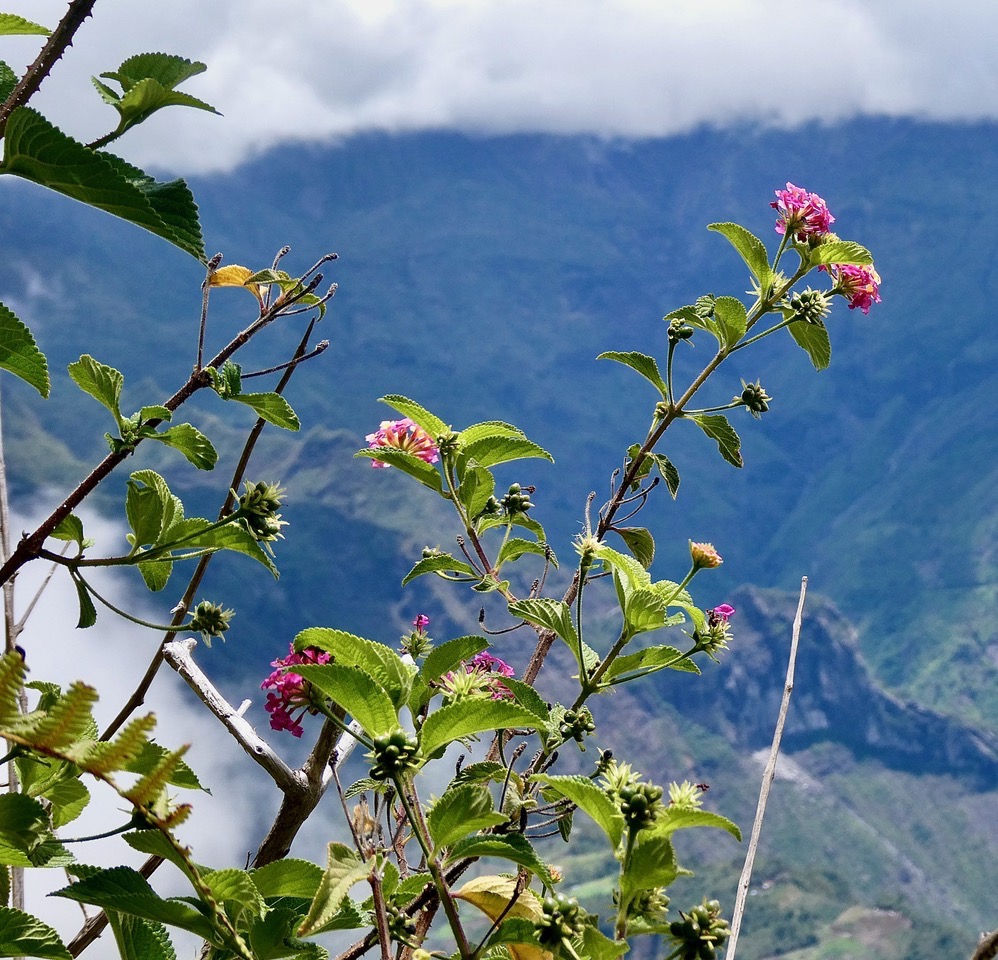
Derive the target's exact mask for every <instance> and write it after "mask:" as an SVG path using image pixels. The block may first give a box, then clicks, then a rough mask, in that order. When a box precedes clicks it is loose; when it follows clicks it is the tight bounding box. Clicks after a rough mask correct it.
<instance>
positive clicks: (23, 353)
mask: <svg viewBox="0 0 998 960" xmlns="http://www.w3.org/2000/svg"><path fill="white" fill-rule="evenodd" d="M0 370H6V371H7V372H8V373H12V374H14V376H15V377H20V379H22V380H23V381H24V382H25V383H28V384H30V385H31V386H33V387H34V388H35V389H36V390H37V391H38V392H39V393H40V394H41V395H42V396H43V397H47V396H48V395H49V388H50V382H49V368H48V361H47V360H46V359H45V355H44V354H43V353H42V352H41V350H39V349H38V346H37V345H36V343H35V338H34V337H33V336H32V335H31V331H30V330H29V329H28V328H27V327H26V326H25V325H24V324H23V323H22V322H21V321H20V320H19V319H18V318H17V317H16V316H14V314H13V313H12V312H11V311H10V310H9V309H8V308H7V307H5V306H4V305H3V304H2V303H0Z"/></svg>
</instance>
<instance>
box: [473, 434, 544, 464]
mask: <svg viewBox="0 0 998 960" xmlns="http://www.w3.org/2000/svg"><path fill="white" fill-rule="evenodd" d="M461 456H462V458H463V459H464V460H465V461H468V460H472V459H474V460H475V461H476V462H477V463H478V465H479V466H482V467H494V466H495V465H496V464H497V463H512V462H513V461H514V460H529V459H538V460H549V461H551V463H554V457H552V456H551V454H550V453H548V452H547V450H545V449H544V448H543V447H539V446H538V445H537V444H536V443H534V442H533V441H532V440H528V439H527V438H526V437H482V438H481V439H479V440H475V441H474V442H472V443H469V444H466V445H465V446H464V447H463V448H462V450H461Z"/></svg>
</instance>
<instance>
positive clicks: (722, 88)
mask: <svg viewBox="0 0 998 960" xmlns="http://www.w3.org/2000/svg"><path fill="white" fill-rule="evenodd" d="M5 9H7V10H11V11H13V12H18V13H21V14H22V15H25V16H28V17H30V18H33V19H35V20H39V21H41V22H44V23H46V25H49V26H51V25H53V24H54V23H55V22H56V20H57V18H58V17H59V15H60V14H61V13H62V11H63V10H64V9H65V3H64V2H61V0H16V2H11V3H8V4H6V6H5ZM278 10H279V11H280V12H279V13H278V12H277V11H278ZM996 37H998V4H994V3H991V2H986V0H952V2H950V3H948V4H945V5H944V4H940V3H938V2H929V0H821V2H817V0H685V2H684V0H324V2H322V3H316V2H314V0H285V2H283V3H282V4H280V5H279V6H278V5H276V4H274V3H273V2H272V0H215V2H212V3H211V4H206V3H204V2H203V0H162V2H159V3H155V4H152V3H135V2H134V0H100V2H99V3H98V4H97V7H96V14H95V17H94V19H93V20H92V21H89V22H88V23H87V24H86V25H85V26H84V28H83V29H82V30H81V32H80V34H79V35H78V39H77V43H76V46H75V48H74V49H73V50H71V51H70V52H69V54H68V56H67V57H66V59H65V60H64V62H63V63H61V64H60V65H59V66H58V67H57V71H56V73H55V74H54V75H53V76H52V78H51V79H50V81H49V82H48V84H47V85H46V87H45V88H44V89H43V94H44V96H43V97H41V98H39V99H38V100H37V101H36V103H37V104H38V105H39V106H40V107H41V108H42V109H43V110H44V111H45V112H47V113H48V114H49V116H50V117H51V118H52V119H54V120H56V122H58V123H60V124H61V125H62V126H63V127H64V128H65V129H66V130H67V132H70V133H72V134H73V135H75V136H77V137H79V138H81V139H84V140H88V139H93V138H94V137H95V136H97V135H99V134H100V133H103V132H105V131H106V130H107V129H110V128H111V127H112V126H113V125H114V119H115V117H114V114H113V112H112V110H111V108H110V107H107V106H105V105H103V104H102V103H101V102H100V100H99V99H98V97H97V95H96V93H95V92H94V91H93V89H92V88H91V87H90V84H89V83H88V80H87V78H88V77H89V76H90V75H92V74H97V73H100V72H102V71H105V70H110V69H114V68H115V67H116V66H117V65H118V64H119V63H120V62H121V61H122V60H123V59H124V58H125V57H127V56H129V55H130V54H133V53H137V52H145V51H152V50H162V51H165V52H169V53H178V54H182V55H184V56H187V57H189V58H191V59H198V60H202V61H204V62H205V63H207V64H208V67H209V69H208V72H207V73H206V74H205V75H204V76H202V77H198V78H195V79H194V80H193V81H190V82H189V84H188V86H187V87H185V89H187V90H189V92H191V93H192V94H194V95H196V96H199V97H201V98H203V99H205V100H207V101H208V102H210V103H212V104H213V105H214V106H216V107H217V108H218V109H219V110H220V111H221V112H222V113H223V114H224V118H223V119H220V118H218V117H213V116H210V115H199V114H197V113H196V112H195V111H188V110H179V109H173V110H171V111H168V112H166V113H161V114H159V115H158V116H157V117H156V118H154V119H153V120H152V121H151V122H150V123H149V124H147V125H146V126H145V127H143V128H141V129H140V130H138V131H136V132H135V133H133V134H131V135H130V137H129V139H128V140H127V141H126V142H124V143H122V144H120V145H118V146H117V147H116V148H115V149H117V150H118V151H119V152H121V153H123V154H124V155H126V156H127V157H128V158H129V159H131V160H133V161H134V162H137V163H139V164H140V165H143V166H151V167H158V168H160V169H163V170H170V171H186V172H206V171H211V170H226V169H230V168H232V167H233V166H234V165H236V164H238V163H239V162H240V161H242V160H245V159H246V158H247V157H249V156H251V155H253V154H255V153H259V152H261V151H263V150H266V149H267V148H269V147H273V146H275V145H277V144H281V143H287V142H289V141H291V142H294V141H335V140H336V139H337V138H342V137H346V136H350V135H351V134H354V133H357V132H360V131H370V130H388V131H407V130H422V129H428V128H452V129H455V128H456V129H461V130H466V131H473V132H495V133H504V132H521V131H531V132H536V131H547V132H554V133H591V134H597V135H605V136H624V137H649V136H651V137H655V136H662V135H666V134H670V133H675V132H679V131H684V130H688V129H690V128H691V127H695V126H697V125H699V124H703V123H708V124H724V123H729V122H732V121H736V122H761V123H770V124H772V123H779V124H794V123H798V122H800V121H804V120H808V119H813V118H820V119H824V120H836V119H841V118H844V117H849V116H854V115H856V114H864V113H866V114H889V115H908V116H918V117H927V118H935V119H979V118H994V117H996V116H998V58H995V57H994V55H993V45H994V42H995V39H996ZM2 47H3V50H4V51H5V52H4V53H3V54H2V56H3V58H4V59H7V60H9V61H10V62H11V64H12V65H13V66H14V67H15V69H21V68H22V67H23V65H24V64H26V63H28V62H30V60H31V59H33V56H34V51H35V49H36V47H37V39H36V38H31V39H26V38H3V43H2ZM206 142H208V143H210V149H208V150H206V149H205V146H204V145H205V143H206Z"/></svg>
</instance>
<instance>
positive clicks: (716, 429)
mask: <svg viewBox="0 0 998 960" xmlns="http://www.w3.org/2000/svg"><path fill="white" fill-rule="evenodd" d="M688 419H690V420H692V421H693V422H694V423H695V424H696V425H697V426H698V427H700V429H701V430H703V432H704V433H705V434H707V436H708V437H710V438H711V440H716V441H717V449H718V450H719V451H720V452H721V456H722V457H724V459H725V460H727V461H728V463H730V464H731V465H732V466H734V467H742V466H744V465H745V462H744V461H743V460H742V455H741V440H739V438H738V434H737V433H735V431H734V428H733V427H732V426H731V424H730V423H728V418H727V417H725V416H723V415H722V414H720V413H697V414H693V415H692V416H690V417H689V418H688Z"/></svg>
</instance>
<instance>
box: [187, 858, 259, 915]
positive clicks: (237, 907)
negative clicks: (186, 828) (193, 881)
mask: <svg viewBox="0 0 998 960" xmlns="http://www.w3.org/2000/svg"><path fill="white" fill-rule="evenodd" d="M201 879H202V880H204V882H205V883H206V884H207V885H208V888H209V889H210V890H211V895H212V896H213V897H214V898H215V901H216V902H217V903H219V904H221V905H222V906H223V907H224V908H225V912H226V913H227V914H228V915H229V916H230V917H232V918H233V919H234V920H235V921H236V926H237V928H242V929H245V928H246V927H247V926H249V923H250V922H251V921H252V920H259V919H261V918H262V917H263V915H264V914H265V913H266V911H267V905H266V904H265V903H264V902H263V897H262V896H261V894H260V891H259V890H257V888H256V885H255V884H254V883H253V881H252V879H251V878H250V875H249V874H248V873H247V872H246V871H245V870H239V869H237V868H235V867H229V868H227V869H224V870H212V871H210V872H206V873H203V874H202V875H201Z"/></svg>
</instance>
